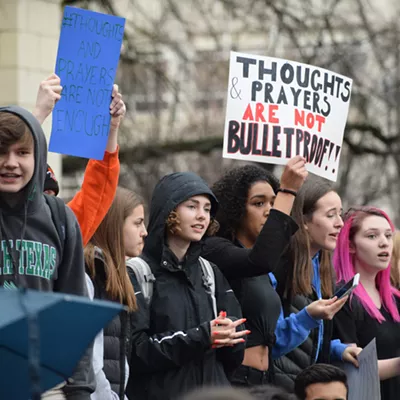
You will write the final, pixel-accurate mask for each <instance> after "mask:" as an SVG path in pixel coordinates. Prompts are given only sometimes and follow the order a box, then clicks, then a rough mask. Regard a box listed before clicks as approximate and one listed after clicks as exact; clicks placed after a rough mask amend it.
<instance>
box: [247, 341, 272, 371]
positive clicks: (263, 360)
mask: <svg viewBox="0 0 400 400" xmlns="http://www.w3.org/2000/svg"><path fill="white" fill-rule="evenodd" d="M268 356H269V349H268V347H267V346H254V347H250V348H248V349H246V350H245V352H244V359H243V362H242V364H243V365H246V366H247V367H251V368H255V369H258V370H259V371H268V367H269V357H268Z"/></svg>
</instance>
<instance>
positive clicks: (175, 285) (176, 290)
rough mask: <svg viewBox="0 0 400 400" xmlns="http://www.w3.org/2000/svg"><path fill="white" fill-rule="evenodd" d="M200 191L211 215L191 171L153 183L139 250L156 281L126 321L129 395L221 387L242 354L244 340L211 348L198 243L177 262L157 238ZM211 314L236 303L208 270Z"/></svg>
mask: <svg viewBox="0 0 400 400" xmlns="http://www.w3.org/2000/svg"><path fill="white" fill-rule="evenodd" d="M200 194H206V195H208V196H209V197H210V199H211V202H212V213H215V209H216V205H217V203H216V200H215V198H214V195H213V194H212V192H211V191H210V189H209V188H208V186H207V184H206V183H205V182H204V181H203V180H202V179H200V178H199V177H198V176H197V175H195V174H192V173H176V174H171V175H168V176H167V177H165V178H164V179H163V180H161V181H160V183H159V184H158V185H157V186H156V188H155V190H154V193H153V199H152V203H151V209H150V222H149V228H148V231H149V235H148V237H147V239H146V244H145V248H144V252H143V258H144V259H145V260H146V261H147V262H148V264H149V265H150V267H151V270H152V272H153V274H154V276H155V278H156V281H155V283H154V286H153V290H154V292H153V297H152V302H151V304H150V306H149V307H148V306H147V305H146V302H145V301H144V299H143V296H141V295H140V294H137V301H138V305H139V312H138V313H135V314H134V316H133V318H134V324H133V327H132V328H133V346H132V357H131V362H130V378H129V383H128V388H127V394H128V397H129V398H132V399H135V400H144V399H149V400H150V399H151V400H153V399H163V400H168V399H174V400H175V399H177V398H178V397H179V396H180V395H181V394H183V393H185V392H187V391H190V390H192V389H193V388H195V387H198V386H203V385H218V386H221V385H229V381H228V375H230V374H231V373H232V372H233V370H235V368H237V367H238V366H239V365H240V364H241V362H242V359H243V355H244V345H236V346H235V347H232V348H230V347H227V348H221V349H217V350H216V349H212V348H211V345H210V321H211V320H213V319H214V315H213V307H212V300H211V296H210V294H209V293H208V291H207V289H206V287H205V285H204V282H203V274H202V268H201V265H200V262H199V256H200V253H201V247H202V246H201V243H192V244H191V246H190V248H189V250H188V252H187V254H186V258H185V260H184V262H183V263H179V261H178V259H177V258H176V256H175V255H174V254H173V253H172V252H171V251H170V249H169V248H168V247H167V246H166V245H165V243H164V232H165V220H166V218H167V216H168V215H169V213H170V212H171V211H172V210H174V209H175V208H176V206H177V205H178V204H180V203H182V202H183V201H185V200H187V199H188V198H190V197H192V196H196V195H200ZM214 275H215V284H216V293H215V294H216V299H217V308H218V312H219V311H221V310H225V311H227V313H228V317H230V318H233V317H237V318H240V317H241V311H240V306H239V303H238V301H237V300H236V298H235V296H234V294H233V291H232V290H231V289H230V287H229V285H228V283H227V281H226V280H225V278H224V277H223V275H222V274H221V273H220V271H219V270H218V269H217V268H215V267H214Z"/></svg>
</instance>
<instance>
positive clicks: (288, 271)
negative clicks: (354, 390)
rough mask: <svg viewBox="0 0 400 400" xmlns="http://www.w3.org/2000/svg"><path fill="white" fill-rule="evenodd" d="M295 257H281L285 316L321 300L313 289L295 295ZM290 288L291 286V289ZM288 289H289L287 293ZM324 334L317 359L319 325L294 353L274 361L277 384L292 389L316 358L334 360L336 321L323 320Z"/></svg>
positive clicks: (320, 360) (281, 287)
mask: <svg viewBox="0 0 400 400" xmlns="http://www.w3.org/2000/svg"><path fill="white" fill-rule="evenodd" d="M292 265H293V261H291V258H290V255H289V253H287V254H286V255H285V256H284V257H283V258H282V260H281V266H280V268H279V269H278V271H279V272H277V274H276V277H277V280H278V289H277V291H278V293H279V295H280V296H281V299H282V306H283V312H284V316H285V317H288V316H289V315H290V314H291V313H295V314H296V313H298V312H299V311H301V310H302V309H303V308H304V307H307V306H308V305H309V304H311V303H312V302H313V301H315V300H318V296H317V294H316V293H315V291H313V294H312V296H303V295H296V296H291V294H290V287H291V283H290V282H291V280H292V276H293V266H292ZM288 288H289V289H288ZM285 292H286V293H285ZM323 324H324V335H323V342H322V348H321V351H320V352H319V355H318V360H315V356H316V354H317V347H318V328H314V329H312V330H311V332H310V335H309V336H308V338H307V339H306V340H305V341H304V343H302V344H301V345H300V346H298V347H296V348H295V349H294V350H292V351H291V352H290V353H288V354H286V355H284V356H282V357H280V358H279V359H277V360H275V361H274V370H275V371H274V372H275V377H274V378H275V384H276V385H278V386H282V387H284V388H286V389H287V390H289V391H293V389H294V380H295V379H296V376H297V375H298V374H299V373H300V372H301V371H302V370H304V369H305V368H307V367H309V366H310V365H312V364H314V363H315V362H321V363H326V364H329V363H330V345H331V340H332V328H333V325H332V321H323Z"/></svg>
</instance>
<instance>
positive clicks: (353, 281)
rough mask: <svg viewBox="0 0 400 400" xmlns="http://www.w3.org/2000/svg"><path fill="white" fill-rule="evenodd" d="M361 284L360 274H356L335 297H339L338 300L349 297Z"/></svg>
mask: <svg viewBox="0 0 400 400" xmlns="http://www.w3.org/2000/svg"><path fill="white" fill-rule="evenodd" d="M359 282H360V274H355V275H354V276H353V278H352V279H350V280H349V281H348V282H347V283H346V284H344V285H343V286H342V287H341V288H339V289H338V290H337V291H336V293H335V294H334V296H337V298H338V299H341V298H342V297H345V296H348V295H349V294H350V293H351V292H352V291H353V290H354V289H355V288H356V287H357V285H358V284H359Z"/></svg>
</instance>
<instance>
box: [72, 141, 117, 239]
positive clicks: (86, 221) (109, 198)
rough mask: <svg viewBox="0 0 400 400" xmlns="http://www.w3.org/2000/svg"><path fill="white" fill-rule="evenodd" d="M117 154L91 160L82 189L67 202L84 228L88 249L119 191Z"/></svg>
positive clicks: (83, 232)
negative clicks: (88, 244)
mask: <svg viewBox="0 0 400 400" xmlns="http://www.w3.org/2000/svg"><path fill="white" fill-rule="evenodd" d="M118 151H119V148H117V150H116V151H114V152H113V153H109V152H108V151H106V152H105V154H104V159H103V161H99V160H89V162H88V164H87V166H86V170H85V175H84V178H83V183H82V187H81V190H80V191H79V192H78V193H77V194H76V195H75V196H74V198H73V199H72V200H71V201H70V202H69V203H68V206H69V207H70V208H71V209H72V211H73V212H74V214H75V216H76V218H77V220H78V222H79V226H80V227H81V232H82V239H83V246H86V245H87V243H88V242H89V240H90V239H91V238H92V236H93V234H94V233H95V232H96V230H97V228H98V227H99V225H100V224H101V221H103V218H104V217H105V215H106V214H107V212H108V210H109V209H110V206H111V204H112V202H113V200H114V197H115V192H116V191H117V186H118V178H119V171H120V163H119V158H118Z"/></svg>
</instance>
